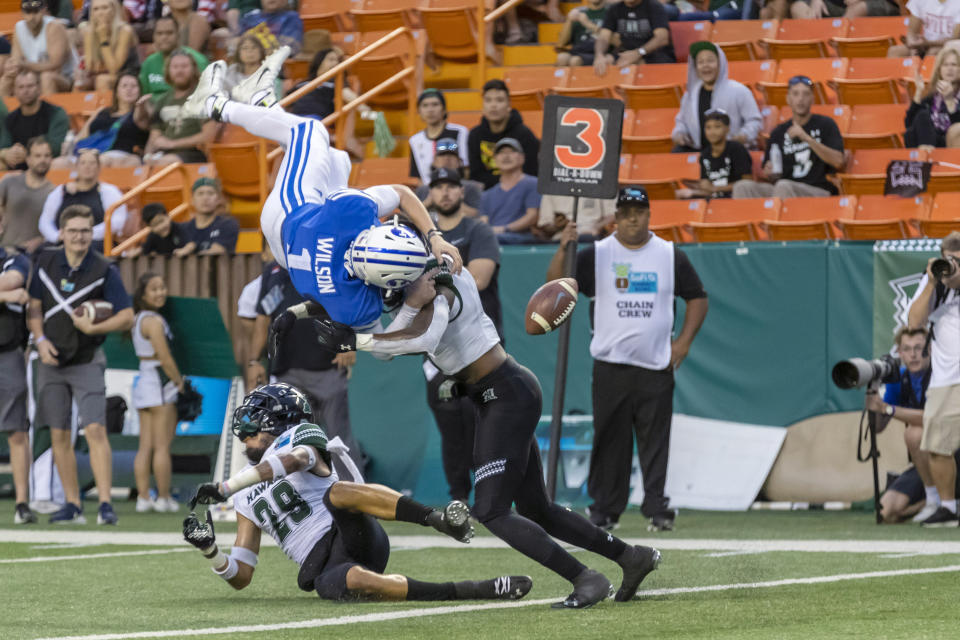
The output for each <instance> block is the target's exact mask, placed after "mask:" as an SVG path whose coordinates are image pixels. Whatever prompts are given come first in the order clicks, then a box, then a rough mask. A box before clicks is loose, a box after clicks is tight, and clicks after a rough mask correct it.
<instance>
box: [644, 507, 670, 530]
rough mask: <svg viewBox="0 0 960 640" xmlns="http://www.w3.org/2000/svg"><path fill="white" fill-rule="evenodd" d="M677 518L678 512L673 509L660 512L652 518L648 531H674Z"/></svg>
mask: <svg viewBox="0 0 960 640" xmlns="http://www.w3.org/2000/svg"><path fill="white" fill-rule="evenodd" d="M675 520H676V512H675V511H673V510H670V511H665V512H663V513H658V514H657V515H655V516H653V517H652V518H650V524H648V525H647V531H673V527H674V522H675Z"/></svg>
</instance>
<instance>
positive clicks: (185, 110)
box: [180, 60, 230, 120]
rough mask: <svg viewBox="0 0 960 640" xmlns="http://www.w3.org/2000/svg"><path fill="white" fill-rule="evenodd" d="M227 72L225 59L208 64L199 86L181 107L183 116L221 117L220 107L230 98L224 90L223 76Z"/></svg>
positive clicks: (198, 83)
mask: <svg viewBox="0 0 960 640" xmlns="http://www.w3.org/2000/svg"><path fill="white" fill-rule="evenodd" d="M226 72H227V63H226V62H224V61H223V60H217V61H216V62H211V63H210V64H209V65H207V68H206V69H204V70H203V73H201V74H200V81H199V82H197V88H196V89H194V91H193V93H191V94H190V97H189V98H187V100H186V102H184V103H183V106H182V107H180V113H181V115H182V117H184V118H200V119H202V120H205V119H207V118H213V119H214V120H219V119H220V118H219V114H220V109H222V108H223V105H224V104H226V103H227V101H228V100H229V99H230V97H229V96H228V95H227V92H226V91H224V90H223V78H224V75H225V74H226ZM211 99H212V100H211ZM208 101H209V104H208Z"/></svg>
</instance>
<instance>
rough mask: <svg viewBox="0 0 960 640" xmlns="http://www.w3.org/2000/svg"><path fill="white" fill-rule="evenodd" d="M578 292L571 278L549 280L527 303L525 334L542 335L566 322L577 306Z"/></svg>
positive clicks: (575, 283) (574, 281)
mask: <svg viewBox="0 0 960 640" xmlns="http://www.w3.org/2000/svg"><path fill="white" fill-rule="evenodd" d="M578 291H579V290H578V289H577V281H576V280H574V279H573V278H559V279H557V280H551V281H550V282H548V283H547V284H545V285H543V286H542V287H540V288H539V289H537V290H536V291H534V292H533V295H532V296H530V301H529V302H528V303H527V313H526V328H527V333H529V334H531V335H535V336H537V335H542V334H544V333H549V332H550V331H553V330H554V329H556V328H557V327H559V326H560V325H562V324H563V323H564V322H566V321H567V320H568V319H569V318H570V316H571V315H572V314H573V308H574V307H575V306H577V293H578Z"/></svg>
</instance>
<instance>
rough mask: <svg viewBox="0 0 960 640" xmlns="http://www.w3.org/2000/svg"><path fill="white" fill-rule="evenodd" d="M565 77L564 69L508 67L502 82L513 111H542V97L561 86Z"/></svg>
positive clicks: (565, 71)
mask: <svg viewBox="0 0 960 640" xmlns="http://www.w3.org/2000/svg"><path fill="white" fill-rule="evenodd" d="M592 70H593V68H592V67H590V71H592ZM566 76H567V69H565V68H556V67H544V66H537V67H509V68H507V69H506V70H505V71H504V74H503V81H504V82H505V83H506V84H507V88H509V89H510V104H512V105H513V108H514V109H520V110H523V109H542V108H543V98H544V96H546V95H547V93H549V92H550V90H551V89H552V88H553V87H555V86H557V85H559V84H562V83H563V82H564V81H565V80H566Z"/></svg>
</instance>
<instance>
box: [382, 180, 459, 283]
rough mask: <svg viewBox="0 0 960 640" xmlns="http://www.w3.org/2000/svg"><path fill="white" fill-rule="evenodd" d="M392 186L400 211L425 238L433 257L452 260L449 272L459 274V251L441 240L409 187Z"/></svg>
mask: <svg viewBox="0 0 960 640" xmlns="http://www.w3.org/2000/svg"><path fill="white" fill-rule="evenodd" d="M392 186H393V189H394V190H395V191H396V192H397V195H398V196H399V197H400V209H401V210H402V211H403V212H404V213H405V214H406V215H407V217H408V218H410V221H411V222H413V224H414V226H415V227H416V228H417V229H418V230H419V231H420V233H422V234H423V235H424V236H425V237H426V238H427V243H428V244H429V245H430V252H431V253H432V254H433V257H434V258H436V259H437V261H440V260H443V256H444V255H448V256H450V259H451V260H453V264H452V265H451V267H450V271H452V272H454V273H460V270H461V269H462V268H463V258H462V257H460V251H459V249H457V248H456V247H455V246H453V245H452V244H450V243H449V242H447V241H446V240H444V239H443V236H442V235H440V230H439V229H437V227H436V226H435V225H434V224H433V220H432V219H431V218H430V214H429V213H428V212H427V208H426V207H424V206H423V203H422V202H421V201H420V198H418V197H417V195H416V194H415V193H414V192H413V191H411V190H410V187H407V186H405V185H402V184H395V185H392Z"/></svg>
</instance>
